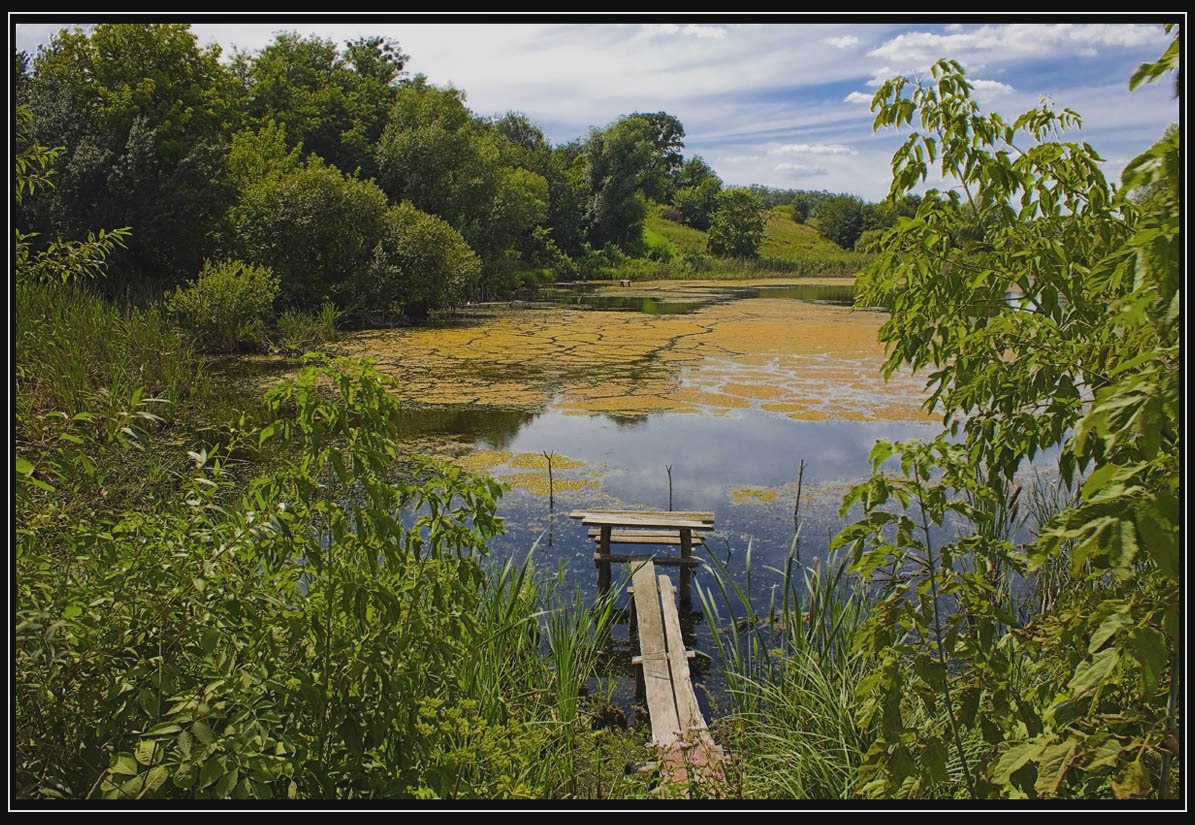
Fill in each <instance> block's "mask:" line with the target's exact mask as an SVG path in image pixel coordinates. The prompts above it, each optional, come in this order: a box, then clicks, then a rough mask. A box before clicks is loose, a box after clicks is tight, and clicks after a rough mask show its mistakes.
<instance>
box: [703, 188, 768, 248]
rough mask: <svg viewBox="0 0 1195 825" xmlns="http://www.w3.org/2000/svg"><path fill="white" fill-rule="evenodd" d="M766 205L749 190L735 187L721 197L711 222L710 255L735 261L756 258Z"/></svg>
mask: <svg viewBox="0 0 1195 825" xmlns="http://www.w3.org/2000/svg"><path fill="white" fill-rule="evenodd" d="M766 223H767V221H766V219H765V218H764V209H763V201H762V200H760V198H759V196H758V195H756V194H755V193H753V192H751V191H750V190H749V189H744V188H742V187H733V188H730V189H727V190H726V191H724V192H722V194H721V195H720V196H719V197H718V208H717V210H715V212H714V214H713V217H712V218H711V220H710V231H709V240H708V243H709V251H710V253H711V254H714V255H722V256H726V257H734V258H756V257H758V256H759V245H760V244H761V243H762V242H763V230H764V226H765V225H766Z"/></svg>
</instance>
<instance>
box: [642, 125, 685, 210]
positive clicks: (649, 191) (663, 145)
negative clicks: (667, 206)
mask: <svg viewBox="0 0 1195 825" xmlns="http://www.w3.org/2000/svg"><path fill="white" fill-rule="evenodd" d="M628 117H631V118H635V119H638V120H642V121H643V122H645V123H646V124H647V125H648V127H649V128H650V130H651V142H652V146H653V147H655V157H654V158H653V161H652V164H651V168H650V169H649V170H648V171H647V172H646V173H645V174H644V176H643V180H642V182H641V183H640V186H641V187H642V189H643V194H644V195H646V196H647V197H649V198H651V199H652V200H654V201H656V202H657V203H671V202H672V197H673V195H674V194H675V192H676V186H677V184H676V177H677V174H678V173H679V172H680V170H681V166H682V164H683V162H684V155H683V154H682V150H683V149H684V148H685V127H684V126H683V125H682V124H681V122H680V121H679V120H677V119H676V118H675V117H673V116H672V115H670V114H668V113H667V112H651V113H646V114H645V113H643V112H635V113H634V114H631V115H628Z"/></svg>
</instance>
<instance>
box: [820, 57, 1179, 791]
mask: <svg viewBox="0 0 1195 825" xmlns="http://www.w3.org/2000/svg"><path fill="white" fill-rule="evenodd" d="M1178 61H1179V50H1178V40H1177V37H1176V39H1175V41H1174V43H1173V44H1172V46H1171V48H1170V49H1169V50H1168V51H1167V53H1166V54H1165V55H1163V57H1162V59H1161V60H1159V61H1157V62H1156V63H1151V64H1146V65H1145V66H1143V67H1141V69H1139V70H1138V72H1137V73H1136V74H1135V75H1134V77H1133V80H1132V82H1131V84H1130V88H1131V87H1133V86H1136V85H1137V84H1138V83H1140V82H1142V81H1143V80H1147V79H1155V78H1157V77H1159V76H1161V75H1162V74H1163V73H1164V72H1166V71H1168V70H1177V69H1178ZM971 91H972V87H971V84H970V83H969V82H968V81H967V79H966V77H965V75H964V72H963V70H962V68H961V67H960V66H959V65H958V64H957V63H955V62H953V61H940V62H938V63H937V64H935V66H934V67H933V69H932V79H931V80H930V82H928V83H925V84H913V83H912V82H911V81H908V80H906V79H904V78H896V79H893V80H891V81H889V82H887V83H885V84H884V85H883V86H881V87H880V89H879V91H878V92H877V93H876V97H875V102H874V104H873V107H874V108H875V109H876V110H877V111H878V115H877V119H876V123H877V127H881V126H899V125H902V124H908V123H911V122H912V121H913V118H914V117H916V118H917V119H918V121H919V128H917V130H916V131H915V132H914V133H913V134H911V135H910V136H909V138H908V139H907V140H906V142H905V144H904V145H903V146H902V147H901V148H900V149H899V150H898V151H897V153H896V155H895V157H894V159H893V172H894V174H893V184H892V192H891V195H892V197H894V198H898V197H900V196H903V195H905V194H906V193H908V192H909V191H911V190H912V189H913V188H914V187H915V186H918V185H919V184H921V183H922V182H924V181H925V180H926V178H927V176H928V174H929V169H930V164H931V163H936V164H937V165H938V167H939V168H938V169H937V170H936V174H940V175H941V176H942V177H943V178H946V179H951V180H953V181H955V182H957V186H956V187H954V188H952V189H951V190H950V191H947V192H938V191H930V192H928V193H926V195H925V198H924V200H923V201H922V202H921V204H920V206H919V207H918V209H917V212H916V215H915V217H914V218H913V219H911V220H908V221H902V222H900V223H898V224H897V225H896V226H894V227H893V228H892V229H890V230H889V231H888V232H887V233H886V235H885V236H884V240H883V244H882V253H881V254H880V256H879V257H878V259H877V260H876V262H875V263H874V264H873V265H871V266H870V267H868V268H867V270H865V272H864V273H863V275H862V276H861V278H860V290H859V292H860V294H859V298H858V300H859V301H860V302H861V303H864V304H867V305H875V304H876V303H877V302H880V303H887V304H888V305H889V306H890V307H891V317H890V319H889V320H888V321H887V322H886V323H885V324H884V325H883V327H882V328H881V333H880V334H881V338H882V340H883V341H884V342H885V344H886V346H887V348H888V352H889V358H888V362H887V365H886V371H887V372H889V373H890V372H892V371H893V370H895V369H897V368H898V367H908V368H913V369H925V370H928V371H929V375H928V389H929V390H930V402H929V405H931V406H935V407H936V408H937V409H939V410H940V411H941V412H942V413H943V414H944V422H945V426H946V430H945V432H944V433H943V435H942V436H941V437H939V438H938V439H935V440H934V441H933V442H932V443H930V444H919V443H905V444H898V445H891V444H880V445H877V449H876V451H875V452H874V460H875V470H876V471H875V474H874V475H873V478H872V479H871V480H870V481H869V482H867V483H866V484H864V485H860V486H859V487H858V488H856V489H855V490H854V491H853V492H852V494H851V495H850V496H849V497H848V498H847V499H846V501H844V507H843V509H844V512H845V511H846V510H847V508H848V507H849V506H851V505H853V504H856V503H858V504H861V505H862V506H863V516H864V518H863V520H862V521H859V522H857V523H856V524H854V525H852V526H851V527H848V528H847V529H846V530H845V531H844V532H843V533H842V534H841V535H840V537H839V538H838V539H836V540H835V544H836V545H845V546H848V547H850V548H851V551H852V554H853V559H854V567H855V570H856V571H857V572H859V573H860V574H863V575H865V576H866V575H868V574H869V572H870V571H873V570H875V569H877V568H878V567H879V566H880V565H886V564H893V565H895V569H901V570H912V571H914V572H913V573H912V575H911V577H910V580H909V581H908V582H906V583H905V584H903V585H902V586H901V587H899V588H897V589H894V590H893V591H891V592H890V593H888V594H887V595H886V597H885V598H884V600H883V603H882V604H881V605H880V607H879V608H878V609H877V610H876V612H875V614H874V616H873V618H872V619H869V620H868V623H867V625H866V626H865V630H864V634H863V637H862V638H861V640H860V645H861V646H863V647H865V648H866V649H870V650H873V651H875V652H876V653H877V654H878V655H879V657H880V661H879V662H878V664H877V668H876V673H877V676H876V677H875V678H873V679H870V680H868V682H867V683H865V685H864V686H863V695H861V696H859V697H858V701H859V702H860V704H861V708H862V709H863V710H864V711H865V712H864V714H863V715H862V717H861V719H862V721H863V722H864V723H867V722H869V721H872V720H875V721H878V724H879V729H880V735H879V737H878V739H877V741H876V743H875V745H874V746H873V747H872V748H871V750H870V751H869V753H868V755H867V759H866V762H865V764H864V766H863V768H862V771H861V783H860V787H861V788H862V789H863V790H864V791H866V792H870V793H874V794H877V795H890V794H892V793H895V792H897V790H898V789H900V790H901V792H904V793H910V792H915V791H916V789H919V788H929V787H931V786H932V785H933V784H934V783H935V782H940V781H942V777H943V774H944V771H943V770H942V768H943V767H944V764H945V756H946V753H947V751H948V750H949V751H951V752H952V754H953V759H954V761H955V763H956V764H957V765H959V767H960V769H961V771H962V772H963V774H964V781H965V783H966V786H967V792H968V793H969V795H971V796H972V797H976V796H984V797H986V796H994V795H1019V796H1025V795H1029V796H1055V795H1058V796H1074V797H1083V798H1090V797H1092V796H1111V795H1115V796H1117V797H1140V796H1157V797H1159V798H1166V797H1170V796H1172V795H1173V794H1174V793H1175V787H1176V786H1175V785H1174V784H1173V777H1172V773H1171V772H1172V767H1173V765H1174V760H1175V757H1176V755H1177V754H1178V752H1179V751H1178V742H1179V740H1180V738H1181V731H1180V728H1179V725H1180V716H1179V712H1178V705H1177V701H1176V699H1177V696H1178V695H1179V690H1180V685H1179V679H1180V676H1181V670H1180V667H1179V663H1180V660H1179V651H1180V648H1179V638H1180V637H1179V621H1178V610H1179V603H1180V587H1179V574H1180V569H1181V568H1180V557H1179V553H1180V550H1179V544H1178V521H1179V499H1178V494H1179V463H1178V455H1179V453H1180V449H1179V446H1180V445H1179V437H1180V436H1179V423H1178V414H1179V409H1180V374H1179V373H1180V362H1179V357H1178V352H1179V350H1178V346H1179V306H1180V304H1181V270H1180V266H1181V246H1180V243H1181V241H1180V238H1181V235H1180V220H1179V216H1180V211H1181V210H1180V206H1181V200H1180V192H1181V189H1180V180H1181V175H1180V169H1181V166H1180V162H1179V145H1180V142H1179V139H1178V135H1177V133H1171V134H1168V135H1166V136H1163V138H1162V139H1161V140H1160V141H1159V142H1158V143H1156V144H1155V145H1154V146H1153V147H1152V148H1150V149H1149V150H1148V151H1147V152H1145V153H1144V154H1143V155H1141V156H1140V157H1138V158H1136V159H1135V160H1133V161H1132V162H1131V163H1130V164H1129V165H1128V166H1127V167H1126V169H1125V173H1124V179H1123V187H1122V188H1121V190H1120V191H1119V192H1115V191H1114V190H1113V189H1112V187H1111V186H1109V184H1108V183H1107V181H1106V180H1105V179H1104V177H1103V175H1102V173H1101V171H1100V161H1101V158H1100V157H1099V155H1098V154H1096V152H1095V150H1094V149H1093V148H1092V147H1091V146H1090V145H1088V144H1086V143H1075V142H1069V141H1063V140H1060V139H1059V138H1060V136H1061V134H1062V130H1063V129H1065V128H1069V127H1072V126H1077V125H1079V124H1080V119H1079V117H1078V115H1077V114H1075V113H1074V112H1072V111H1070V110H1063V111H1062V112H1055V111H1054V110H1053V109H1052V108H1050V107H1049V106H1047V105H1046V104H1043V105H1042V106H1041V107H1040V108H1038V109H1034V110H1031V111H1029V112H1026V113H1025V114H1023V115H1021V116H1020V117H1018V118H1017V119H1016V120H1015V121H1013V122H1012V123H1008V122H1007V121H1005V120H1004V119H1003V118H1001V117H1000V116H999V115H998V114H991V115H984V114H982V113H981V112H980V110H979V107H978V105H977V104H976V103H975V102H974V100H973V98H972V95H971ZM1145 187H1149V188H1153V189H1154V190H1155V191H1156V192H1157V196H1156V197H1155V198H1151V199H1150V200H1149V202H1148V204H1142V206H1141V207H1140V208H1139V207H1137V206H1136V205H1134V203H1133V200H1132V195H1133V193H1134V191H1135V190H1140V189H1142V188H1145ZM976 225H978V226H980V227H982V231H981V232H975V231H974V227H975V226H976ZM1010 292H1011V293H1014V294H1017V295H1018V296H1019V297H1018V299H1017V300H1016V301H1009V300H1007V299H1006V296H1007V295H1008V294H1009V293H1010ZM1056 445H1061V453H1060V458H1059V473H1060V475H1061V478H1062V480H1063V482H1064V483H1065V484H1066V485H1068V486H1069V485H1070V484H1071V482H1072V481H1074V480H1075V479H1076V477H1077V475H1078V474H1079V472H1080V471H1081V470H1084V469H1086V471H1087V474H1086V478H1085V480H1082V482H1081V484H1080V485H1079V486H1078V489H1077V491H1076V492H1077V500H1075V501H1074V502H1073V503H1072V504H1070V505H1064V506H1062V507H1061V508H1060V512H1058V513H1057V514H1056V515H1055V516H1054V517H1053V518H1051V519H1049V520H1048V521H1046V522H1045V523H1042V524H1039V525H1038V526H1037V536H1036V538H1035V539H1034V540H1033V541H1032V542H1030V543H1029V544H1028V545H1026V546H1023V547H1018V546H1015V545H1013V544H1012V542H1011V541H1010V539H1011V536H1010V535H1009V526H1008V525H1009V524H1010V518H1011V517H1010V515H1009V510H1010V492H1011V485H1012V483H1013V477H1014V473H1015V472H1016V471H1017V469H1018V468H1019V467H1020V466H1021V465H1022V462H1024V461H1025V460H1026V459H1032V458H1034V457H1036V456H1040V454H1041V453H1042V452H1043V451H1044V450H1046V449H1048V448H1051V447H1054V446H1056ZM893 451H895V452H896V453H899V455H900V457H901V472H900V473H899V474H897V475H895V476H893V475H889V474H888V473H884V472H881V464H882V462H883V461H884V459H885V458H886V457H887V456H888V455H890V454H892V453H893ZM892 505H896V506H895V507H893V506H892ZM951 511H953V512H955V513H957V514H960V515H962V516H963V517H964V518H965V519H966V520H967V522H968V523H970V524H971V525H973V533H971V534H964V535H963V536H962V537H961V538H960V539H958V540H956V541H952V542H949V543H946V544H940V542H941V541H943V539H941V538H939V537H937V536H935V534H934V532H933V530H932V529H931V526H932V525H933V524H935V523H936V524H941V523H942V521H943V520H944V518H945V515H946V513H947V512H951ZM893 537H895V540H893ZM1049 566H1053V567H1061V568H1063V569H1066V570H1068V571H1069V575H1070V576H1071V577H1072V580H1073V584H1072V586H1070V587H1068V588H1065V589H1063V590H1062V591H1061V592H1060V593H1057V594H1055V598H1054V600H1053V602H1052V603H1050V604H1047V605H1046V606H1045V607H1044V608H1043V609H1042V610H1041V611H1040V612H1039V613H1037V614H1036V615H1030V616H1024V615H1018V614H1016V613H1015V612H1013V611H1010V610H1009V609H1008V606H1007V605H1008V602H1007V595H1006V594H1005V593H1003V592H1002V591H1001V590H1000V589H999V583H1000V581H1001V580H1002V577H1003V576H1006V575H1008V574H1009V573H1011V572H1015V573H1018V574H1021V575H1028V574H1031V573H1034V572H1036V571H1041V570H1042V569H1044V568H1046V567H1049ZM993 583H995V585H994V584H993ZM910 664H911V666H910ZM914 696H919V697H925V699H924V701H925V702H927V703H933V702H936V703H937V707H940V708H942V712H941V713H937V714H933V718H935V719H936V720H938V721H936V722H935V723H932V724H928V725H922V726H920V727H918V728H917V729H910V728H907V727H905V722H904V721H903V713H904V711H905V710H906V709H907V704H906V699H907V697H914ZM964 740H966V741H968V742H969V743H970V748H969V749H968V748H965V747H964V745H963V742H964ZM910 789H912V791H911V790H910Z"/></svg>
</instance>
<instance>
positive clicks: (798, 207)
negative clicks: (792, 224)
mask: <svg viewBox="0 0 1195 825" xmlns="http://www.w3.org/2000/svg"><path fill="white" fill-rule="evenodd" d="M811 209H812V204H811V203H810V199H809V197H808V196H806V195H804V194H798V195H796V196H795V197H794V198H793V200H792V203H791V204H790V205H789V210H790V211H791V212H792V216H793V220H794V221H796V222H797V223H805V221H807V220H809V213H810V211H811Z"/></svg>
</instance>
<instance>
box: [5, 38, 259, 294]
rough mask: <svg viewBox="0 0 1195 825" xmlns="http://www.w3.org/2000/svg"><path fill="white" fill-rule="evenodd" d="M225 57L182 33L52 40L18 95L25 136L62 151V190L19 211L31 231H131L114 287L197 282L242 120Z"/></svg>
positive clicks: (224, 199)
mask: <svg viewBox="0 0 1195 825" xmlns="http://www.w3.org/2000/svg"><path fill="white" fill-rule="evenodd" d="M219 56H220V49H219V48H218V47H216V46H211V47H208V48H205V49H200V48H199V46H198V43H197V41H196V38H195V35H194V34H193V33H192V32H191V31H190V30H189V27H188V26H186V25H182V24H173V23H172V24H141V23H138V24H110V23H105V24H97V25H96V26H95V27H93V28H92V29H91V30H90V31H89V32H84V31H82V30H80V29H69V30H64V31H61V32H59V33H57V34H56V35H55V36H54V37H53V39H52V40H51V42H50V45H49V46H48V47H47V48H45V49H43V50H41V51H40V52H39V53H38V56H37V59H36V60H35V62H34V71H33V76H32V77H31V78H29V79H28V80H26V81H24V83H23V84H22V85H23V86H24V89H25V93H26V94H27V95H28V101H29V107H30V110H31V111H32V112H33V115H34V118H33V123H32V125H31V132H32V134H33V135H34V136H35V137H36V138H37V139H38V140H39V141H41V142H42V143H44V144H46V145H62V146H64V151H63V156H62V159H61V160H62V162H61V164H60V166H59V174H58V179H57V187H56V188H55V189H53V190H45V191H43V192H42V193H41V194H40V195H39V197H38V198H36V199H35V201H34V202H31V203H29V204H26V207H27V209H28V211H27V214H28V217H29V219H30V223H31V224H32V228H36V229H37V230H38V231H40V232H42V233H44V234H61V235H66V236H73V237H80V236H82V234H83V233H85V232H86V231H87V230H89V229H90V228H91V227H95V226H114V225H124V224H128V225H129V226H130V227H131V228H132V236H131V238H130V241H129V244H128V249H127V251H121V252H117V253H115V254H114V255H113V257H112V263H113V270H112V271H113V278H111V279H109V284H110V286H109V288H120V287H122V286H127V285H129V284H130V283H131V282H133V281H134V280H138V281H141V280H144V281H149V282H151V283H155V282H156V284H157V285H159V286H168V285H170V284H171V283H173V282H175V281H176V280H177V279H179V278H181V277H183V276H185V275H187V274H189V273H194V272H196V271H198V269H199V267H200V265H201V263H202V261H203V259H204V258H205V257H206V256H207V255H208V254H209V252H210V251H211V247H212V243H213V236H214V230H215V228H216V227H217V225H218V223H219V221H220V219H221V217H222V216H223V214H224V212H225V210H226V209H227V207H228V204H229V202H230V201H231V199H232V191H231V190H230V189H229V188H228V187H227V186H226V185H225V173H224V154H225V152H226V149H227V143H228V138H229V135H230V134H231V132H232V130H233V128H234V127H235V125H236V121H237V119H238V109H237V94H236V87H235V83H234V80H233V76H232V74H231V73H230V72H229V70H228V69H226V68H225V67H224V66H223V65H222V64H221V63H220V60H219Z"/></svg>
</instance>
